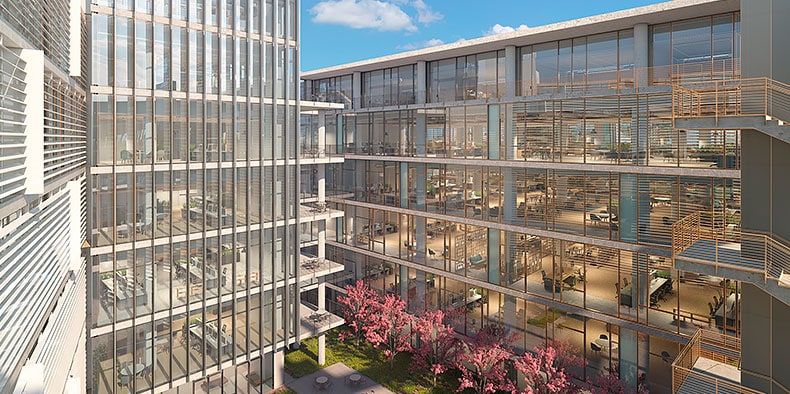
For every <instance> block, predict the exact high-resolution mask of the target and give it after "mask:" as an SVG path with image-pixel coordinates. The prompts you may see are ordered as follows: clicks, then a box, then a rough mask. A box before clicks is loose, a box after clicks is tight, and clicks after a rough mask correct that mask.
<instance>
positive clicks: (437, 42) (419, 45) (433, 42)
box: [398, 38, 444, 51]
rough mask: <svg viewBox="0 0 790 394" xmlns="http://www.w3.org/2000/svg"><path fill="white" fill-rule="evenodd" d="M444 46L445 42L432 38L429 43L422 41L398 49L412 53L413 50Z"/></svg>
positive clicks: (399, 46)
mask: <svg viewBox="0 0 790 394" xmlns="http://www.w3.org/2000/svg"><path fill="white" fill-rule="evenodd" d="M442 44H444V41H442V40H440V39H438V38H431V39H430V40H428V41H421V42H412V43H408V44H404V45H398V49H403V50H406V51H411V50H413V49H420V48H428V47H435V46H437V45H442Z"/></svg>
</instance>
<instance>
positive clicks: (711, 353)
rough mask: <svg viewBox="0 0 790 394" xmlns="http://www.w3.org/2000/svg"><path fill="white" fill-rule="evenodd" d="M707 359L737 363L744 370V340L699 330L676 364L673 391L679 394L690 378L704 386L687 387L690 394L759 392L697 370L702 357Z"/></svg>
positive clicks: (673, 372)
mask: <svg viewBox="0 0 790 394" xmlns="http://www.w3.org/2000/svg"><path fill="white" fill-rule="evenodd" d="M700 357H703V358H707V359H710V360H713V361H716V362H720V363H725V364H731V365H732V364H736V365H738V367H739V368H740V357H741V340H740V338H736V337H733V336H729V335H726V334H722V333H720V332H717V331H711V330H705V329H699V330H697V332H695V333H694V335H692V336H691V339H690V340H689V342H688V344H686V346H685V347H684V348H683V349H682V350H681V351H680V353H678V356H677V357H676V358H675V361H673V362H672V392H673V393H676V392H678V391H679V390H680V389H681V387H683V385H684V384H688V383H689V380H688V378H689V377H693V378H694V381H695V382H701V386H700V387H694V388H690V387H683V388H684V391H688V392H712V393H718V392H727V393H733V392H735V393H746V394H752V393H759V391H756V390H753V389H750V388H748V387H744V386H742V385H739V384H737V383H733V382H730V381H728V380H724V379H720V378H717V377H715V376H712V375H710V374H706V373H703V372H700V371H696V370H694V365H695V364H696V363H697V360H698V359H699V358H700Z"/></svg>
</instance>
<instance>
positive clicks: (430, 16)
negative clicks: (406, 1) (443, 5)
mask: <svg viewBox="0 0 790 394" xmlns="http://www.w3.org/2000/svg"><path fill="white" fill-rule="evenodd" d="M411 5H412V7H414V9H416V10H417V21H418V22H420V23H424V24H428V23H431V22H436V21H438V20H441V19H442V18H444V15H442V14H441V13H438V12H436V11H433V10H432V9H431V8H430V7H428V5H427V4H425V2H424V1H423V0H414V1H412V4H411Z"/></svg>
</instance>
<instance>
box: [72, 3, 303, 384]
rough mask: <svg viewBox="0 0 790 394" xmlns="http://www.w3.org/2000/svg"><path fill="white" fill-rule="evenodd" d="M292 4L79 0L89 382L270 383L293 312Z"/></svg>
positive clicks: (291, 330)
mask: <svg viewBox="0 0 790 394" xmlns="http://www.w3.org/2000/svg"><path fill="white" fill-rule="evenodd" d="M297 10H298V6H297V1H296V0H189V1H185V0H173V1H152V0H135V1H132V0H115V1H112V0H94V1H92V2H91V5H90V15H89V18H90V21H89V23H90V41H91V46H90V47H91V49H92V53H91V62H90V81H91V84H90V85H91V88H90V98H89V105H90V110H89V114H90V121H89V122H90V136H91V138H90V142H91V145H90V150H89V163H90V171H89V202H90V207H89V228H88V241H89V243H90V245H91V248H90V264H89V266H90V270H89V274H88V289H89V292H88V311H89V318H88V322H87V325H88V331H89V343H88V360H90V362H89V365H88V369H89V374H88V381H87V386H88V390H89V391H90V392H93V393H111V392H121V391H127V390H130V391H133V392H153V391H156V392H161V391H162V390H165V391H167V390H169V392H193V390H197V389H199V388H201V387H203V388H206V390H209V389H211V390H215V389H218V390H224V392H238V393H247V392H261V391H263V392H266V391H268V390H270V389H272V388H273V387H274V386H276V385H278V384H280V383H279V382H278V381H279V378H278V377H277V376H276V375H275V370H279V368H275V364H277V363H278V362H279V361H278V357H279V356H278V354H280V353H278V352H280V351H281V350H282V349H284V347H286V346H287V345H288V344H290V343H293V342H294V341H295V340H296V339H295V338H296V336H297V332H298V327H299V320H298V316H299V315H298V308H299V302H298V300H299V298H298V294H299V288H298V283H296V282H295V281H294V280H293V279H295V278H296V276H297V272H296V263H297V261H298V250H299V249H298V237H297V223H298V215H299V214H298V212H299V210H298V187H299V185H298V170H297V141H298V134H297V132H296V131H295V130H296V125H297V122H298V120H297V113H298V110H297V105H296V101H295V99H297V97H296V96H297V94H298V91H297V90H296V88H297V80H298V74H297V72H296V70H297V59H298V37H297V34H296V31H297V27H298V21H297V17H298V16H297Z"/></svg>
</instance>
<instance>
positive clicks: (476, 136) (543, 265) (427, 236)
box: [304, 12, 741, 392]
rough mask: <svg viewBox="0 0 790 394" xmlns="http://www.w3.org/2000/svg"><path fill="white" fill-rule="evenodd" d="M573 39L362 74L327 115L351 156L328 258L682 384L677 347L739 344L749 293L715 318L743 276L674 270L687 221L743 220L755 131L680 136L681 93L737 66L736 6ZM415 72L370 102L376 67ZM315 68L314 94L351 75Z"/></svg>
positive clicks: (341, 173) (342, 175)
mask: <svg viewBox="0 0 790 394" xmlns="http://www.w3.org/2000/svg"><path fill="white" fill-rule="evenodd" d="M665 19H666V18H665ZM563 34H564V35H565V36H567V38H564V39H560V40H556V41H550V42H537V43H531V44H529V45H524V46H518V45H512V44H511V43H509V44H508V45H510V47H509V48H506V47H505V44H502V48H501V49H499V50H496V51H488V52H484V53H474V52H473V51H474V48H471V49H469V50H468V51H469V52H470V53H469V54H467V55H465V56H460V57H453V58H447V59H438V60H429V61H425V62H417V60H416V59H409V58H408V56H403V57H402V58H400V60H398V61H389V60H387V61H383V62H384V63H386V67H387V68H382V69H379V70H375V68H376V63H375V61H373V62H371V65H370V66H369V68H370V69H371V70H369V71H365V70H363V71H361V72H359V71H358V72H356V73H358V75H355V74H353V73H352V74H351V75H354V77H353V78H351V79H352V80H360V81H361V82H362V86H361V87H360V88H358V89H357V90H356V91H357V92H358V94H359V96H360V97H362V98H363V100H361V101H360V104H361V105H358V106H356V107H347V109H346V110H345V111H338V112H336V113H334V114H331V115H329V116H327V120H326V124H327V125H330V124H332V125H333V126H334V130H328V133H335V134H336V138H335V139H336V140H337V141H338V143H337V144H338V146H337V148H336V149H338V151H342V152H344V155H345V162H344V163H343V164H342V165H337V166H336V168H335V169H334V170H332V173H333V176H334V177H335V179H336V182H335V183H334V184H332V183H328V184H327V195H328V196H331V197H330V198H329V199H330V201H332V202H334V203H337V204H338V206H339V207H342V208H343V209H344V210H345V217H344V218H343V219H342V220H338V221H336V222H335V223H334V224H333V225H330V226H329V227H328V228H327V230H328V239H333V240H334V241H332V242H328V245H329V246H330V248H329V249H328V250H327V254H328V256H330V257H329V258H331V259H332V260H334V261H338V262H345V264H346V267H347V270H353V271H354V273H355V276H354V278H351V279H349V281H350V280H354V279H364V280H366V281H368V282H369V283H370V284H371V285H372V286H373V287H374V288H376V289H378V290H379V291H381V292H392V293H397V294H400V295H401V296H402V297H403V298H404V299H406V300H407V302H408V307H409V308H410V310H412V311H415V312H417V311H420V310H421V309H422V308H425V307H429V308H451V309H461V310H463V311H465V313H463V314H462V316H463V317H462V319H461V320H460V321H459V322H458V324H457V326H456V330H457V331H458V332H460V333H463V334H467V335H473V334H474V333H475V332H476V331H477V330H479V329H480V328H481V327H482V326H483V325H485V324H489V323H492V322H495V323H498V324H502V325H505V326H506V327H508V328H510V329H511V330H514V331H516V332H518V333H519V334H521V339H520V342H519V343H518V346H517V347H518V348H519V349H521V350H526V349H532V348H533V347H534V346H535V345H537V344H539V343H541V342H543V341H545V340H547V339H564V340H568V341H570V343H571V344H573V345H574V346H575V347H577V348H578V349H579V351H580V352H582V353H583V354H584V356H585V357H586V358H587V360H588V362H589V365H588V366H587V368H586V371H585V372H584V376H585V378H586V377H592V376H594V375H596V374H601V373H603V374H606V373H607V372H606V371H607V370H608V369H609V368H611V367H613V366H617V367H619V368H620V371H621V373H622V378H623V379H625V380H627V381H628V382H630V384H632V385H633V387H634V388H635V387H636V385H637V383H642V384H645V385H647V387H648V388H649V389H650V391H651V392H669V391H671V387H670V383H669V382H670V381H671V378H670V376H671V371H670V367H669V364H668V363H667V362H666V360H664V358H662V355H663V354H665V353H666V354H669V355H673V356H674V355H677V354H678V352H679V351H680V350H681V349H682V347H683V345H684V343H685V342H686V340H687V338H688V337H689V336H691V335H693V334H694V333H695V332H696V330H697V329H698V327H707V328H711V329H719V330H725V331H726V332H730V333H731V334H734V335H740V332H739V330H740V324H739V318H738V316H740V315H739V313H740V311H739V310H738V308H739V305H740V304H739V303H737V302H736V303H733V304H727V305H728V306H726V307H725V308H733V309H734V310H731V311H723V313H724V314H723V316H733V318H728V319H723V318H717V313H719V314H721V312H720V311H719V310H714V305H716V308H718V307H719V305H720V303H719V302H718V301H717V300H720V299H721V297H723V296H724V297H727V296H730V295H731V294H734V295H735V296H734V297H736V298H737V297H738V296H739V295H740V283H739V282H736V281H730V280H726V279H724V278H718V277H714V276H710V275H702V274H698V273H694V272H684V271H679V270H675V269H674V267H673V265H672V259H671V250H670V249H671V243H672V240H671V227H672V224H673V223H675V222H677V221H678V220H680V219H682V218H684V217H686V216H688V215H690V214H693V213H695V212H699V211H709V212H710V211H714V212H719V213H721V214H723V215H727V217H728V221H729V222H730V223H737V222H738V221H739V220H740V195H741V187H740V184H741V182H740V171H739V169H740V131H739V130H713V131H695V130H689V131H686V130H679V129H675V128H674V127H673V123H672V93H671V87H670V84H671V83H674V82H678V81H691V80H694V81H699V80H706V81H707V80H725V79H733V78H739V77H740V67H739V60H740V59H739V56H740V41H739V36H740V17H739V13H738V12H730V13H724V14H717V15H711V16H704V17H698V18H694V19H690V20H681V21H667V22H665V23H660V24H655V25H650V26H640V27H639V28H638V31H637V28H633V29H618V30H614V31H608V32H601V33H596V34H591V35H587V36H575V35H574V33H573V30H572V29H568V30H567V31H565V32H563ZM486 48H490V46H487V47H486ZM640 51H641V52H640ZM439 56H440V54H435V55H434V57H435V58H436V57H439ZM410 67H415V73H416V74H417V76H416V77H415V78H414V80H415V81H418V80H421V78H420V77H419V75H422V76H424V78H423V79H422V80H424V81H425V86H418V85H415V87H414V89H415V91H417V92H424V93H425V94H424V96H422V97H424V98H425V101H424V102H419V101H418V102H415V103H414V104H413V105H412V104H411V103H410V102H403V103H398V102H393V101H392V100H393V97H396V96H393V95H392V92H394V90H392V89H393V86H392V85H387V79H386V78H385V79H384V85H383V86H385V88H383V89H384V93H383V94H382V96H383V97H385V99H384V100H383V101H381V102H378V101H370V100H367V99H366V97H374V96H378V92H379V91H380V90H381V89H379V90H375V93H374V91H373V90H371V89H370V87H371V86H374V85H373V83H372V82H371V81H372V76H374V75H380V74H383V75H385V76H386V75H392V73H393V72H394V71H393V70H398V71H399V72H400V70H404V69H407V70H408V69H410ZM421 67H422V69H421ZM509 70H510V71H509ZM315 73H316V74H319V75H320V77H317V78H316V79H315V80H309V79H310V75H311V73H306V76H304V77H305V78H306V79H308V80H307V81H306V82H305V85H306V86H308V87H309V86H313V87H315V86H317V84H321V83H324V81H331V80H333V78H346V77H348V76H350V75H349V73H348V72H345V73H344V71H343V70H342V68H341V69H339V70H337V71H333V72H332V73H337V76H332V75H326V74H327V73H322V72H321V70H319V71H316V72H315ZM388 73H389V74H388ZM369 76H370V78H369ZM356 78H359V79H356ZM375 86H379V85H375ZM386 86H389V87H386ZM377 89H378V88H377ZM387 89H389V90H387ZM387 92H390V93H387ZM508 92H512V93H508ZM388 94H389V95H388ZM415 97H420V94H419V93H418V94H417V95H415ZM355 98H356V97H355ZM387 100H389V101H387ZM470 101H473V102H470ZM388 106H399V108H385V107H388ZM727 313H729V315H727ZM600 338H608V339H607V342H606V343H607V344H608V346H601V345H600V344H599V342H600V341H599V342H596V340H599V339H600Z"/></svg>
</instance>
